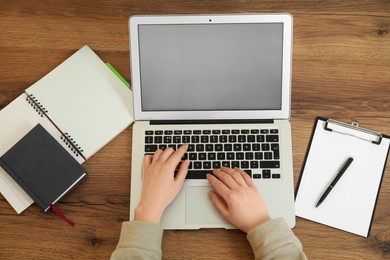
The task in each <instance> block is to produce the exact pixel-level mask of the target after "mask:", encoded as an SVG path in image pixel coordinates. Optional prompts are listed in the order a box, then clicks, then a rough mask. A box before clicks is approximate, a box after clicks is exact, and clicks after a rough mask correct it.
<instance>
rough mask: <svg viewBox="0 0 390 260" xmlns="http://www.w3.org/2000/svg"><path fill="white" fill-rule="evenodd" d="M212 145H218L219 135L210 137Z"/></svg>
mask: <svg viewBox="0 0 390 260" xmlns="http://www.w3.org/2000/svg"><path fill="white" fill-rule="evenodd" d="M210 143H218V136H217V135H211V136H210Z"/></svg>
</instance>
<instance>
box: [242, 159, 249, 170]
mask: <svg viewBox="0 0 390 260" xmlns="http://www.w3.org/2000/svg"><path fill="white" fill-rule="evenodd" d="M247 168H249V162H248V161H241V169H247Z"/></svg>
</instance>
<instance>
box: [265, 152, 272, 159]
mask: <svg viewBox="0 0 390 260" xmlns="http://www.w3.org/2000/svg"><path fill="white" fill-rule="evenodd" d="M264 159H265V160H271V159H272V153H271V152H265V153H264Z"/></svg>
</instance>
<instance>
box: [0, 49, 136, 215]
mask: <svg viewBox="0 0 390 260" xmlns="http://www.w3.org/2000/svg"><path fill="white" fill-rule="evenodd" d="M132 109H133V105H132V94H131V91H130V90H129V89H128V88H127V87H126V86H125V85H124V83H123V82H122V81H121V80H120V79H119V78H118V77H117V76H116V75H115V74H114V73H113V72H112V71H111V70H110V69H109V68H108V67H107V66H106V65H105V64H104V62H103V61H102V60H101V59H100V58H99V57H98V56H97V55H96V54H95V53H94V52H93V51H92V50H91V49H90V48H89V47H88V46H84V47H83V48H81V49H80V50H78V51H77V52H76V53H74V54H73V55H72V56H71V57H69V58H68V59H67V60H65V61H64V62H63V63H61V64H60V65H59V66H58V67H56V68H55V69H54V70H52V71H51V72H50V73H48V74H47V75H46V76H44V77H43V78H42V79H40V80H39V81H37V82H36V83H35V84H33V85H32V86H31V87H29V88H27V89H26V90H25V93H23V94H22V95H20V96H19V97H18V98H16V99H15V100H14V101H12V102H11V103H10V104H9V105H8V106H6V107H5V108H3V109H2V110H1V111H0V122H1V124H2V127H1V128H0V156H2V155H3V154H4V153H5V152H6V151H7V150H9V149H10V148H11V147H12V146H13V145H14V144H15V143H16V142H17V141H19V140H20V139H21V138H22V137H23V136H24V135H26V134H27V133H28V132H29V131H30V130H31V129H32V128H33V127H34V126H35V125H37V124H38V123H40V124H41V125H42V126H43V127H44V128H45V129H46V130H47V131H48V132H49V133H50V134H51V135H52V136H53V137H54V138H55V139H56V140H57V141H58V142H59V143H61V145H62V146H63V147H64V148H65V149H66V150H67V151H68V152H69V153H70V154H71V155H72V156H73V157H74V158H75V159H76V160H77V161H78V162H79V163H83V162H84V161H85V160H87V159H88V158H90V157H91V156H92V155H93V154H95V153H96V152H97V151H98V150H100V149H101V148H102V147H103V146H104V145H106V144H107V143H108V142H109V141H111V140H112V139H113V138H114V137H115V136H117V135H118V134H119V133H120V132H122V131H123V130H124V129H125V128H126V127H127V126H129V125H130V124H131V123H132V122H133V121H134V120H133V111H132ZM0 192H1V193H2V195H3V196H4V197H5V198H6V200H7V201H8V202H9V203H10V204H11V205H12V207H13V208H14V209H15V211H16V212H17V213H21V212H22V211H23V210H25V209H26V208H27V207H28V206H29V205H31V204H32V203H33V201H32V199H31V198H30V197H29V196H28V195H27V194H26V193H25V192H24V191H23V189H21V188H20V186H19V185H18V184H17V183H15V181H14V180H13V179H12V178H11V177H10V176H9V175H8V174H7V173H6V172H5V171H4V170H3V169H2V168H0Z"/></svg>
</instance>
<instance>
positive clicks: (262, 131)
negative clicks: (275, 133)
mask: <svg viewBox="0 0 390 260" xmlns="http://www.w3.org/2000/svg"><path fill="white" fill-rule="evenodd" d="M260 133H262V134H268V133H269V131H268V129H261V130H260Z"/></svg>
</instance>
